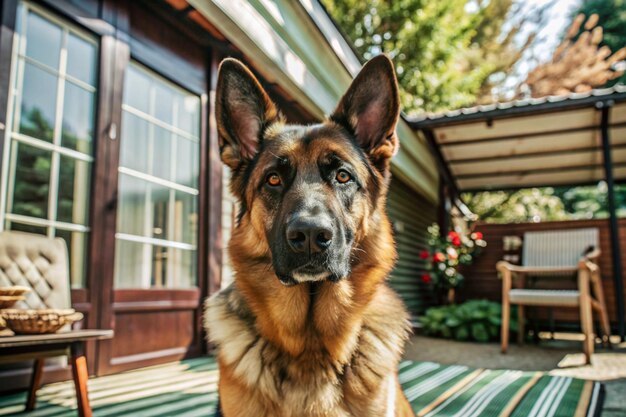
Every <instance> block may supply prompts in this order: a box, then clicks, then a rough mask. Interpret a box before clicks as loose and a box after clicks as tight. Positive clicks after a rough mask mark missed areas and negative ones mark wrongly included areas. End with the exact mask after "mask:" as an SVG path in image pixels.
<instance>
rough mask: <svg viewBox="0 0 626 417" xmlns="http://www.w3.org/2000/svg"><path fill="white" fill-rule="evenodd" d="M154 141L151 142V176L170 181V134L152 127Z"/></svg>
mask: <svg viewBox="0 0 626 417" xmlns="http://www.w3.org/2000/svg"><path fill="white" fill-rule="evenodd" d="M153 129H154V140H153V141H152V169H151V172H150V173H151V174H152V175H154V176H155V177H159V178H163V179H165V180H171V179H172V171H171V170H172V168H171V164H172V133H171V132H170V131H168V130H165V129H162V128H160V127H157V126H153Z"/></svg>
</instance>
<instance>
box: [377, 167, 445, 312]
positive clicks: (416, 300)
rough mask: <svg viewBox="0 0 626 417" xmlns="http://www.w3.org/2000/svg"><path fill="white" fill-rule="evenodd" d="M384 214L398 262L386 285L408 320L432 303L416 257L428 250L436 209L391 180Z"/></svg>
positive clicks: (422, 265)
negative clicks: (394, 294) (404, 305)
mask: <svg viewBox="0 0 626 417" xmlns="http://www.w3.org/2000/svg"><path fill="white" fill-rule="evenodd" d="M387 213H388V215H389V218H390V219H391V221H392V224H393V230H394V237H395V240H396V248H397V251H398V262H397V264H396V267H395V268H394V270H393V272H392V273H391V277H390V280H389V283H390V285H391V287H392V288H393V289H394V290H395V291H396V292H397V293H398V295H400V297H401V298H402V300H403V301H404V303H405V304H406V307H407V308H408V310H409V312H410V314H411V316H412V317H416V316H419V315H420V314H423V313H424V310H425V309H426V308H428V307H430V306H432V305H433V304H434V303H435V298H434V294H433V293H432V290H431V288H430V287H429V286H428V285H426V284H424V283H423V282H422V280H421V275H422V274H424V273H426V262H425V261H424V260H423V259H420V257H419V253H420V251H422V250H424V249H427V247H428V238H429V237H428V232H427V228H428V227H429V226H430V225H431V224H433V223H434V222H435V221H436V218H437V206H435V205H434V204H432V203H430V202H429V201H428V200H427V199H425V198H424V197H423V196H421V195H419V194H417V193H415V192H414V191H413V190H412V189H411V188H410V187H409V186H408V185H407V184H406V183H404V182H403V181H402V180H401V179H399V178H395V177H394V178H392V180H391V185H390V187H389V197H388V200H387Z"/></svg>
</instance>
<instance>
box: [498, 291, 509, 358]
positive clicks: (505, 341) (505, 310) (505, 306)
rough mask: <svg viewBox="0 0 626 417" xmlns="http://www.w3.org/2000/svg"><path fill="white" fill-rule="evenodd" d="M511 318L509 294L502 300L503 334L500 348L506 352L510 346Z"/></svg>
mask: <svg viewBox="0 0 626 417" xmlns="http://www.w3.org/2000/svg"><path fill="white" fill-rule="evenodd" d="M510 320H511V304H510V303H509V298H508V294H507V296H506V297H504V299H503V300H502V329H501V332H502V334H501V335H500V350H501V352H502V353H506V351H507V350H508V348H509V322H510Z"/></svg>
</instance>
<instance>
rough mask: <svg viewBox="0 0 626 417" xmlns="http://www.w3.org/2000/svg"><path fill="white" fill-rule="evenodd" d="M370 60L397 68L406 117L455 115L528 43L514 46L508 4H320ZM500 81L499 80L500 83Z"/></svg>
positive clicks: (343, 0) (351, 0) (344, 0)
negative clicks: (383, 59)
mask: <svg viewBox="0 0 626 417" xmlns="http://www.w3.org/2000/svg"><path fill="white" fill-rule="evenodd" d="M323 2H324V4H325V5H326V7H327V9H328V11H329V12H330V14H331V15H332V16H333V18H334V19H335V20H336V21H337V22H338V24H339V26H340V27H341V28H342V29H343V31H344V32H345V33H346V34H347V36H348V37H349V38H350V39H351V40H352V42H353V43H354V45H355V47H356V49H357V50H358V52H359V53H360V54H361V55H362V56H363V57H364V58H365V59H369V58H371V57H372V56H375V55H377V54H379V53H386V54H388V55H389V56H390V57H391V58H392V60H393V61H394V63H395V64H396V71H397V75H398V80H399V83H400V85H401V86H402V88H401V90H402V104H403V107H404V110H405V111H406V112H408V113H416V112H422V111H440V110H447V109H451V108H459V107H463V106H467V105H471V104H473V103H475V102H476V101H480V98H481V97H483V96H489V95H490V91H491V88H492V87H493V85H494V83H496V82H497V81H496V79H495V78H494V77H492V75H494V74H505V73H507V72H508V71H509V70H510V68H511V67H512V66H513V65H514V64H515V62H517V60H518V59H519V58H520V57H521V54H522V52H523V51H524V50H525V49H526V48H527V47H528V46H529V45H530V43H531V42H532V39H533V37H532V35H531V36H530V37H529V39H528V40H527V41H526V42H525V43H522V45H521V46H517V45H516V42H514V39H515V36H516V35H517V34H518V33H519V30H520V28H521V26H522V24H523V21H522V20H520V21H519V22H518V24H517V25H513V26H512V27H511V28H509V29H508V30H507V29H505V26H506V25H505V22H506V19H507V16H509V15H510V14H512V13H516V11H517V10H518V9H519V4H517V3H516V2H515V1H514V0H499V1H495V0H493V1H476V0H447V1H428V0H394V1H388V0H371V1H362V0H323ZM500 79H502V77H500Z"/></svg>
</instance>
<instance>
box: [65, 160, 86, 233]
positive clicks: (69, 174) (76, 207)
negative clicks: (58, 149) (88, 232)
mask: <svg viewBox="0 0 626 417" xmlns="http://www.w3.org/2000/svg"><path fill="white" fill-rule="evenodd" d="M90 183H91V164H89V163H88V162H85V161H80V160H76V159H73V158H70V157H67V156H64V155H61V157H60V164H59V197H58V199H57V220H59V221H62V222H67V223H74V224H83V225H86V224H87V222H88V219H87V217H88V213H89V200H88V199H87V198H86V196H88V195H89V185H90Z"/></svg>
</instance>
